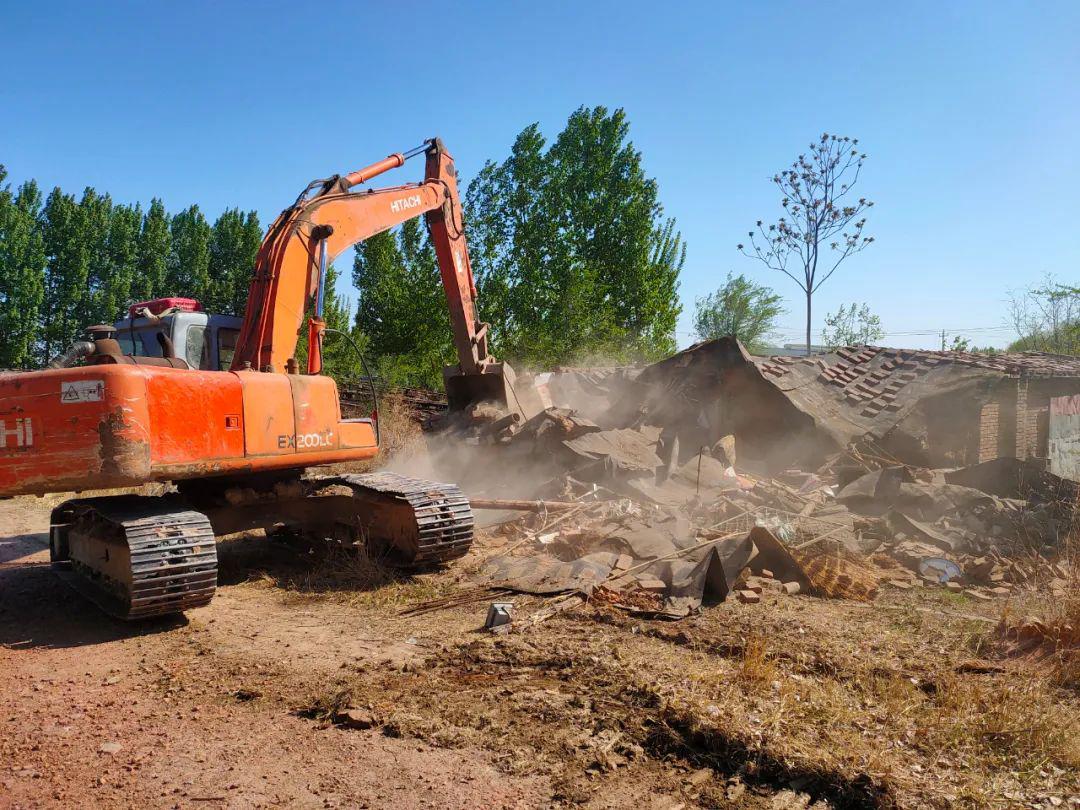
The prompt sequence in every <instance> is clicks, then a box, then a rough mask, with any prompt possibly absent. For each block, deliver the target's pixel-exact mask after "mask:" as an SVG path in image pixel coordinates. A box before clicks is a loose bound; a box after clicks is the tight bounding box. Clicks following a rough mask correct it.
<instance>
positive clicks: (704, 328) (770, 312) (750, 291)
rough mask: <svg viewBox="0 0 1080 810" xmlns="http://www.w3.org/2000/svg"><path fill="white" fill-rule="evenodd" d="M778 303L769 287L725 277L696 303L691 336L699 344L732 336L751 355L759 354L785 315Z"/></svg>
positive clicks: (779, 299) (741, 279)
mask: <svg viewBox="0 0 1080 810" xmlns="http://www.w3.org/2000/svg"><path fill="white" fill-rule="evenodd" d="M781 300H782V299H781V297H780V296H779V295H777V294H776V293H775V292H774V291H773V290H772V289H771V288H770V287H765V286H763V285H759V284H755V283H754V282H752V281H750V280H749V279H748V278H746V276H744V275H741V274H740V275H738V276H733V275H732V274H731V273H728V275H727V280H726V281H725V282H724V286H722V287H721V288H720V289H718V290H717V291H716V292H713V293H709V294H708V295H707V296H705V297H704V298H699V299H697V302H696V303H697V311H696V312H695V314H694V332H695V334H696V335H697V337H698V338H700V339H701V340H711V339H713V338H718V337H724V336H725V335H734V336H735V337H737V338H738V339H739V340H740V341H741V342H742V344H743V345H744V346H745V347H746V349H747V350H748V351H749V352H750V353H751V354H759V353H760V352H761V351H762V350H763V349H764V348H765V345H766V340H767V338H768V336H769V334H770V333H771V332H773V330H774V329H775V327H776V319H777V318H778V317H779V316H780V315H781V314H782V313H783V312H784V308H783V307H782V306H781V305H780V301H781Z"/></svg>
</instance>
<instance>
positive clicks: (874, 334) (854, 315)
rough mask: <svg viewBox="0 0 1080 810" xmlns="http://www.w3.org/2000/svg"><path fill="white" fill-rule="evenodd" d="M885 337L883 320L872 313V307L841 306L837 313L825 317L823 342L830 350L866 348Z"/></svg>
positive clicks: (822, 334)
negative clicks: (865, 346)
mask: <svg viewBox="0 0 1080 810" xmlns="http://www.w3.org/2000/svg"><path fill="white" fill-rule="evenodd" d="M883 337H885V330H884V329H882V328H881V318H879V317H878V316H877V315H875V314H873V313H872V312H871V311H870V307H868V306H867V305H866V304H863V305H862V306H861V307H860V306H859V305H858V304H855V303H852V305H851V306H850V307H848V306H844V305H843V304H841V305H840V309H838V310H837V311H836V312H835V313H832V314H830V315H826V316H825V329H824V330H823V331H822V333H821V342H822V343H824V344H825V345H826V346H827V347H828V348H829V349H830V350H835V349H839V348H841V347H842V346H864V345H867V344H871V343H874V342H876V341H878V340H881V339H882V338H883Z"/></svg>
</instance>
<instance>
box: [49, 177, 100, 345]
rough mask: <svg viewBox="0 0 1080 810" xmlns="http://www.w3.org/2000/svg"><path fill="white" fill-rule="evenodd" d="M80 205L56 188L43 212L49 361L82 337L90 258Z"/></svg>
mask: <svg viewBox="0 0 1080 810" xmlns="http://www.w3.org/2000/svg"><path fill="white" fill-rule="evenodd" d="M79 220H80V217H79V205H78V203H76V202H75V198H74V197H73V196H71V195H70V194H64V193H63V192H62V191H61V190H60V189H59V188H54V189H53V190H52V192H51V193H50V194H49V196H48V198H47V199H46V201H45V207H44V209H43V211H42V235H43V238H44V243H45V254H46V256H47V260H48V263H47V265H46V270H45V306H43V307H42V310H41V316H42V317H41V357H42V361H43V362H46V361H48V360H50V359H51V358H52V357H53V356H54V355H56V354H57V353H59V352H61V351H63V350H64V349H66V348H67V347H68V346H69V345H70V344H71V343H72V342H73V341H74V340H75V339H76V337H78V336H79V334H80V332H81V331H82V329H83V328H85V326H86V324H82V323H81V322H80V321H79V315H80V313H81V311H82V310H83V309H84V304H83V301H84V297H85V295H86V290H87V281H88V278H89V257H88V255H87V251H86V249H85V244H84V242H83V239H82V234H81V233H80V227H79V226H80V222H79Z"/></svg>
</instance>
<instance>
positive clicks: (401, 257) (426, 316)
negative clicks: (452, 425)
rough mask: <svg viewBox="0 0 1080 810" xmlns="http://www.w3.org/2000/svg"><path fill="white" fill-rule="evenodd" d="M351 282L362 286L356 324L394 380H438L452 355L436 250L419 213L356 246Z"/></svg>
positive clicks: (382, 372) (383, 370) (427, 382)
mask: <svg viewBox="0 0 1080 810" xmlns="http://www.w3.org/2000/svg"><path fill="white" fill-rule="evenodd" d="M353 283H354V285H355V286H356V287H357V288H358V289H359V290H360V293H361V294H360V301H359V304H358V306H357V312H356V327H357V329H358V330H359V331H361V332H362V333H363V334H364V335H365V336H366V339H367V341H368V345H369V346H370V347H371V350H372V353H373V354H374V355H376V356H377V357H378V358H379V370H380V375H381V376H384V377H386V378H387V379H388V380H389V381H390V382H392V383H395V384H424V385H431V386H437V385H440V384H441V379H442V366H443V365H445V364H446V363H448V362H450V361H451V360H452V359H453V357H454V352H453V348H452V341H451V334H450V314H449V309H448V308H447V305H446V295H445V293H444V292H443V287H442V282H441V280H440V278H439V268H438V263H437V261H436V259H435V250H434V248H433V246H432V245H431V242H430V240H429V239H428V237H427V236H426V234H425V232H424V226H423V224H422V223H421V221H420V220H419V219H411V220H407V221H406V222H404V223H403V224H402V226H401V228H400V229H399V231H398V232H397V233H394V232H392V231H386V232H384V233H381V234H377V235H376V236H374V237H372V238H370V239H368V240H366V241H365V242H363V243H362V244H360V245H359V246H357V250H356V257H355V259H354V261H353Z"/></svg>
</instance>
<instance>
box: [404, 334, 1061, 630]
mask: <svg viewBox="0 0 1080 810" xmlns="http://www.w3.org/2000/svg"><path fill="white" fill-rule="evenodd" d="M1051 360H1052V359H1048V358H1044V357H1041V356H1039V357H1036V356H1028V355H1024V356H1020V357H1012V356H1009V357H1006V358H998V359H994V360H993V361H989V360H986V361H984V360H983V359H981V358H979V357H976V356H974V355H972V356H968V355H963V354H955V353H954V354H947V355H942V354H939V353H927V352H922V353H919V352H897V351H893V350H885V349H874V348H870V347H856V348H853V349H842V350H840V351H838V352H837V353H836V354H835V355H824V356H819V357H814V358H771V359H768V360H765V359H762V358H752V357H750V356H749V355H747V354H746V352H745V350H743V348H742V347H741V346H740V345H739V344H738V343H737V342H736V341H734V340H730V339H721V340H718V341H710V342H707V343H703V344H699V345H697V346H694V347H692V348H691V349H688V350H686V351H683V352H680V353H678V354H676V355H674V356H672V357H669V358H667V359H666V360H663V361H661V362H659V363H655V364H653V365H651V366H647V367H645V368H643V369H613V368H606V369H568V370H560V371H556V372H552V373H548V374H544V375H539V376H538V377H536V378H534V379H533V381H532V384H533V386H534V387H535V388H536V389H537V391H538V392H539V396H540V399H541V400H542V401H543V402H544V403H545V404H548V403H550V407H547V408H546V409H545V410H543V411H541V412H540V413H538V414H537V415H535V416H533V417H532V418H531V419H528V420H527V421H525V422H521V421H520V420H517V419H513V418H510V417H509V415H507V414H505V413H504V412H502V411H500V410H499V409H498V408H495V407H493V406H492V405H491V404H489V403H486V404H483V405H479V406H473V407H472V408H470V409H467V410H465V411H462V412H458V413H453V414H449V415H447V416H446V417H445V418H444V419H443V420H441V421H440V422H439V423H438V424H437V425H436V427H437V435H438V437H439V440H440V441H447V440H448V441H449V442H450V443H451V444H452V445H453V444H456V445H457V446H471V447H473V448H475V450H476V452H477V453H478V454H479V455H478V456H476V457H473V458H476V459H477V462H475V463H469V464H468V469H466V470H454V471H453V473H452V477H453V478H454V479H455V480H459V481H462V484H463V486H464V487H465V488H466V489H467V490H468V491H469V492H470V494H471V495H472V496H473V497H472V503H473V505H474V507H475V508H477V509H482V510H489V509H490V510H501V511H504V512H519V513H524V514H523V516H520V517H517V518H516V519H513V520H511V521H509V522H506V523H503V524H502V528H501V530H500V533H501V535H502V537H503V538H504V540H505V546H504V548H503V549H502V550H500V551H497V552H496V553H495V555H493V556H490V557H488V558H487V559H485V560H483V561H482V564H481V565H479V566H478V568H477V574H476V577H475V580H474V581H475V584H477V585H478V586H479V590H478V591H471V592H468V594H471V595H459V596H457V597H450V598H449V599H447V600H443V602H442V603H441V604H443V605H451V604H461V601H460V600H462V599H465V600H469V599H477V600H479V599H482V598H483V595H482V594H483V593H484V588H485V587H490V588H498V589H502V590H503V591H507V592H523V593H530V594H536V595H540V596H548V597H554V596H559V597H562V599H561V600H560V601H559V604H564V602H565V598H566V597H568V596H573V595H577V596H579V597H580V598H582V599H586V600H589V601H592V602H595V603H598V604H607V605H610V606H613V607H617V608H619V609H622V610H626V611H629V612H633V613H640V614H648V615H654V616H662V617H666V618H672V619H676V618H681V617H684V616H687V615H689V614H690V613H693V612H695V611H697V610H699V609H700V608H701V606H702V605H703V604H708V603H709V602H713V601H721V600H724V599H726V598H727V597H728V596H730V595H732V594H734V595H735V596H737V597H738V599H739V601H741V602H756V601H760V600H761V597H762V595H763V594H765V593H774V594H778V595H780V596H795V595H804V596H811V597H823V598H839V599H853V600H860V601H870V600H873V599H874V598H875V597H876V596H877V594H878V592H879V588H880V587H881V586H882V585H883V584H887V585H888V586H890V587H894V588H900V589H910V588H914V587H941V588H944V589H948V590H950V591H953V592H955V593H957V594H965V595H969V596H971V597H972V598H975V599H980V600H984V599H994V598H998V597H1001V596H1008V595H1010V594H1011V593H1012V592H1013V589H1014V588H1018V587H1026V586H1034V585H1038V586H1040V587H1043V588H1046V589H1048V591H1049V592H1050V593H1051V594H1059V593H1062V594H1063V593H1064V592H1065V589H1066V587H1067V582H1068V576H1069V574H1068V572H1067V570H1066V569H1067V567H1068V566H1067V564H1066V562H1065V560H1064V557H1063V555H1062V553H1061V545H1062V539H1063V537H1064V536H1065V534H1066V533H1067V531H1068V527H1069V525H1070V522H1071V515H1072V512H1073V509H1074V507H1075V504H1076V501H1077V497H1078V496H1080V485H1078V484H1075V483H1074V482H1071V481H1066V480H1065V479H1061V478H1059V477H1058V476H1055V475H1053V474H1051V473H1049V472H1047V471H1046V470H1045V469H1044V468H1043V467H1042V466H1040V464H1038V463H1036V462H1034V461H1030V460H1029V461H1021V460H1018V459H1010V458H998V459H992V460H988V461H987V460H983V461H981V462H980V463H976V464H972V465H970V466H952V467H945V468H939V469H935V468H931V467H930V466H928V463H927V459H929V458H938V459H944V458H946V457H948V458H968V457H970V455H971V454H970V453H968V454H966V455H965V454H964V453H960V452H959V451H956V452H952V451H949V452H948V453H947V452H945V451H942V450H941V449H940V448H937V449H935V448H934V447H932V446H930V445H927V441H929V439H928V438H927V437H928V436H929V437H930V438H934V436H936V435H937V434H935V431H938V432H940V425H937V426H935V425H936V423H935V420H936V419H937V418H938V417H939V416H940V414H937V413H936V411H934V408H935V407H937V406H936V405H934V406H931V405H930V404H928V398H929V397H931V395H933V397H939V396H942V395H944V394H945V393H948V394H950V395H954V394H955V395H956V396H961V395H964V396H968V395H970V394H971V392H972V390H974V388H973V386H974V387H978V386H980V385H981V386H984V387H985V386H986V384H987V380H988V379H992V380H995V381H998V382H1000V381H1001V380H1005V382H1002V383H1001V385H1004V386H1005V387H1008V386H1009V385H1011V386H1012V389H1010V390H1012V391H1014V393H1015V389H1016V386H1017V384H1018V383H1017V380H1024V381H1027V382H1026V383H1025V384H1027V383H1030V384H1031V385H1032V386H1035V385H1036V383H1038V381H1044V380H1058V381H1060V380H1062V379H1064V380H1074V379H1075V380H1076V382H1077V384H1078V385H1080V364H1074V363H1071V361H1070V362H1068V363H1066V362H1064V361H1060V362H1059V361H1057V360H1053V362H1051ZM519 382H521V381H520V380H519ZM789 382H791V383H795V384H797V385H796V387H795V388H792V387H791V386H789V385H788V383H789ZM1070 384H1071V383H1070ZM1001 385H999V386H998V387H999V388H1000V387H1001ZM799 386H801V387H799ZM991 387H992V386H991ZM979 390H982V389H979ZM995 390H996V389H995ZM1002 390H1004V389H1002ZM815 392H816V393H815ZM998 394H1000V395H1001V396H1004V394H1002V393H1001V391H998ZM950 401H951V400H950ZM879 405H880V407H878V406H879ZM578 406H580V407H581V410H578V409H577V408H578ZM853 409H854V410H853ZM868 411H873V413H869V412H868ZM852 414H854V416H852ZM898 430H899V431H900V433H898V432H897V431H898ZM920 431H921V432H920ZM901 434H902V437H901ZM919 437H921V438H919ZM939 438H940V437H939ZM916 439H918V441H916ZM919 441H921V442H922V444H921V445H919V446H920V447H922V450H917V451H916V449H913V448H915V446H916V445H918V442H919ZM931 444H932V443H931ZM995 447H996V446H995ZM905 448H906V449H905ZM983 449H984V450H985V448H983ZM954 450H955V448H954ZM981 452H982V451H980V453H981ZM950 453H951V455H950ZM449 455H451V456H453V457H457V454H453V453H452V454H449ZM901 458H905V459H906V460H907V461H906V463H905V462H904V461H902V460H901ZM811 462H812V464H811V466H809V467H806V466H804V467H801V468H800V466H798V465H799V464H807V463H811ZM493 472H494V476H493V475H492V473H493ZM523 480H524V481H526V482H527V484H523ZM523 490H528V491H523ZM523 496H527V497H523ZM427 609H438V606H437V605H436V604H435V603H431V604H430V605H424V606H420V607H417V608H414V609H413V610H414V611H422V610H427ZM539 615H543V614H542V613H541V614H539ZM532 618H533V617H529V618H528V619H526V620H522V621H521V622H513V623H512V624H513V626H515V627H518V626H520V625H521V624H522V623H524V624H529V623H530V622H531V621H532ZM541 620H542V619H541Z"/></svg>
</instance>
